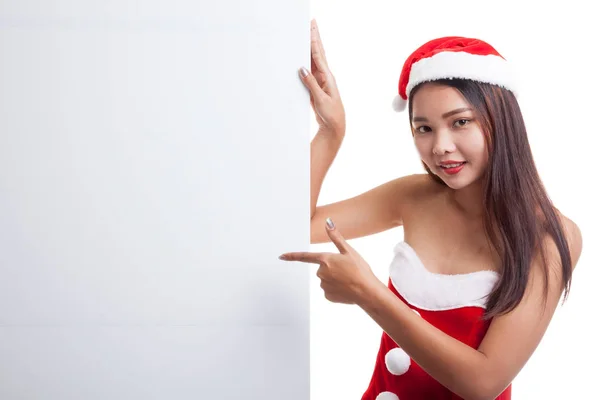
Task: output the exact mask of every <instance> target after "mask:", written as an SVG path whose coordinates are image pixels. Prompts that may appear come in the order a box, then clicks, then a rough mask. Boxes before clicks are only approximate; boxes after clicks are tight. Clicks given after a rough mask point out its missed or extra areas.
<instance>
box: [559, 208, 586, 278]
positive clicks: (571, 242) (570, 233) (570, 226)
mask: <svg viewBox="0 0 600 400" xmlns="http://www.w3.org/2000/svg"><path fill="white" fill-rule="evenodd" d="M555 210H556V215H557V216H558V219H559V222H560V224H561V225H562V227H563V231H564V233H565V239H566V240H567V245H568V247H569V252H570V253H571V260H572V265H573V268H575V265H576V264H577V261H578V260H579V257H580V256H581V251H582V249H583V237H582V235H581V229H580V228H579V225H577V223H575V221H573V220H572V219H571V218H569V217H567V216H566V215H564V214H563V213H562V212H560V211H559V210H558V209H555Z"/></svg>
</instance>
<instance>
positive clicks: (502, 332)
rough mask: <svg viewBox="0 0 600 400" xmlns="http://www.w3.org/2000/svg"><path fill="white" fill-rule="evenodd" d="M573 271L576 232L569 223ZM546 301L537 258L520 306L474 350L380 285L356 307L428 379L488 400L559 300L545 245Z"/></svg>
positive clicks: (555, 267)
mask: <svg viewBox="0 0 600 400" xmlns="http://www.w3.org/2000/svg"><path fill="white" fill-rule="evenodd" d="M568 226H569V229H568V233H567V236H568V242H569V248H570V250H571V259H572V264H573V267H575V265H576V263H577V261H578V260H579V256H580V254H581V248H582V239H581V232H580V231H579V228H578V227H577V225H575V223H573V222H571V221H569V223H568ZM546 248H547V249H548V251H547V256H546V257H547V261H548V263H549V268H550V271H549V272H550V273H549V274H548V277H549V280H548V297H547V299H546V301H545V303H544V297H543V293H544V276H543V275H544V266H543V265H542V263H541V255H540V256H538V257H537V258H536V260H535V261H534V265H533V266H532V269H531V274H530V279H529V284H528V286H527V289H526V292H525V295H524V297H523V300H522V301H521V303H520V304H519V305H518V306H517V307H516V308H515V309H514V310H513V311H511V312H510V313H507V314H505V315H502V316H497V317H495V318H494V319H493V320H492V322H491V323H490V326H489V328H488V331H487V333H486V335H485V337H484V339H483V341H482V342H481V345H480V346H479V348H478V349H473V348H471V347H469V346H468V345H466V344H464V343H462V342H460V341H459V340H457V339H454V338H453V337H451V336H449V335H447V334H446V333H444V332H442V331H441V330H439V329H438V328H436V327H434V326H433V325H431V324H430V323H428V322H427V321H425V320H423V319H422V318H421V317H419V316H418V315H416V314H415V313H414V312H412V311H411V309H410V308H409V307H408V306H407V305H406V304H405V303H403V302H402V301H401V300H400V299H399V298H398V297H396V295H395V294H394V293H392V292H391V291H390V290H389V289H388V287H386V286H385V285H384V284H383V283H382V282H381V281H379V283H376V284H375V285H374V286H371V287H369V288H367V289H366V290H365V291H364V292H363V295H362V296H361V299H360V301H359V303H358V305H359V306H360V307H361V308H362V309H364V310H365V312H367V314H369V315H370V316H371V318H373V320H374V321H375V322H377V323H378V324H379V325H380V326H381V328H382V329H383V330H384V331H385V332H386V333H387V334H388V335H389V336H390V337H391V338H392V339H393V340H394V341H395V342H396V343H397V344H398V346H400V347H401V348H402V349H403V350H404V351H405V352H406V353H407V354H408V355H409V356H410V357H411V358H412V359H413V360H414V361H415V362H416V363H417V364H419V365H420V366H421V368H423V370H425V371H426V372H427V373H428V374H429V375H431V376H432V377H433V378H434V379H436V380H437V381H438V382H440V383H441V384H442V385H444V386H445V387H447V388H448V389H449V390H451V391H452V392H454V393H455V394H457V395H459V396H461V397H463V398H464V399H493V398H495V397H496V396H498V395H499V394H500V393H502V391H503V390H504V389H505V388H506V387H507V386H508V385H509V384H510V383H511V382H512V380H513V379H514V378H515V376H516V375H517V374H518V373H519V371H520V370H521V369H522V368H523V366H524V365H525V363H526V362H527V360H528V359H529V358H530V357H531V355H532V354H533V352H534V350H535V349H536V347H537V346H538V344H539V342H540V341H541V339H542V337H543V335H544V333H545V332H546V329H547V327H548V324H549V323H550V320H551V319H552V315H553V314H554V311H555V309H556V307H557V305H558V302H559V300H560V297H561V294H562V273H561V263H560V254H559V252H558V249H557V248H556V245H555V244H554V242H553V241H552V240H550V239H547V243H546Z"/></svg>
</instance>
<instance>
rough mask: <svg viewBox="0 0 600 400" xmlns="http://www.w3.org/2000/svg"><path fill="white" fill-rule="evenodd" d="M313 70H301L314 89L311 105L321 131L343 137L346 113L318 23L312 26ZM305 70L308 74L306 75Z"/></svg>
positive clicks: (301, 75)
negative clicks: (330, 67)
mask: <svg viewBox="0 0 600 400" xmlns="http://www.w3.org/2000/svg"><path fill="white" fill-rule="evenodd" d="M310 48H311V62H310V73H308V71H307V70H306V69H305V68H301V69H300V78H301V79H302V82H303V83H304V85H305V86H306V87H307V88H308V90H309V91H310V105H311V106H312V109H313V111H314V112H315V117H316V119H317V122H318V124H319V130H320V131H326V132H328V133H330V134H332V135H337V136H343V135H344V134H345V132H346V114H345V111H344V105H343V104H342V99H341V98H340V93H339V91H338V88H337V84H336V82H335V78H334V76H333V74H332V73H331V71H330V70H329V66H328V65H327V59H326V58H325V49H324V48H323V43H322V42H321V37H320V35H319V28H318V26H317V22H316V21H315V20H314V19H313V20H312V21H311V26H310ZM303 70H304V71H305V72H307V73H308V74H307V75H306V76H304V73H303Z"/></svg>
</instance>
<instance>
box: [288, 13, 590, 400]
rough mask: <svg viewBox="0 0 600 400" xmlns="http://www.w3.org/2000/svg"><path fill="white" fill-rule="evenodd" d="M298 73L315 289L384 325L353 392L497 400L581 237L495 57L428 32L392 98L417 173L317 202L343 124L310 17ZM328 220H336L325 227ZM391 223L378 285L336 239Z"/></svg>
mask: <svg viewBox="0 0 600 400" xmlns="http://www.w3.org/2000/svg"><path fill="white" fill-rule="evenodd" d="M311 47H312V63H311V64H312V68H311V70H312V73H308V71H305V72H306V73H301V76H302V80H303V82H304V83H305V84H306V86H307V87H308V89H309V90H310V94H311V105H312V107H313V109H314V111H315V115H316V118H317V121H318V123H319V126H320V129H319V132H318V133H317V135H316V136H315V138H314V139H313V142H312V144H311V206H312V208H311V211H312V214H311V215H312V217H311V243H323V242H327V241H332V242H333V243H334V244H335V246H336V247H337V249H338V250H339V254H338V253H309V252H296V253H286V254H284V255H282V257H281V258H282V259H284V260H289V261H301V262H308V263H316V264H320V267H319V269H318V271H317V276H318V277H319V278H320V279H321V287H322V288H323V290H324V292H325V297H326V298H327V299H328V300H330V301H333V302H340V303H347V304H357V305H358V306H360V307H361V308H362V309H364V310H365V312H366V313H368V315H370V316H371V317H372V318H373V320H374V321H375V322H377V323H378V324H379V325H380V326H381V327H382V329H383V334H382V337H381V344H380V349H379V352H378V354H377V358H376V362H375V368H374V371H373V375H372V378H371V382H370V384H369V386H368V388H367V390H366V392H365V393H364V394H363V397H362V399H363V400H399V399H400V400H407V399H411V400H412V399H460V398H462V399H494V398H496V399H510V396H511V394H510V393H511V382H512V381H513V379H514V378H515V376H516V375H517V374H518V372H519V371H520V370H521V368H523V366H524V365H525V363H526V362H527V360H528V359H529V358H530V356H531V355H532V353H533V352H534V350H535V349H536V347H537V345H538V344H539V342H540V340H541V339H542V336H543V335H544V333H545V331H546V329H547V327H548V324H549V323H550V320H551V318H552V315H553V313H554V310H555V309H556V307H557V305H558V303H559V301H560V298H561V297H562V294H563V293H564V295H565V297H566V295H567V294H568V291H569V288H570V282H571V274H572V271H573V268H574V267H575V265H576V263H577V260H578V259H579V256H580V253H581V248H582V239H581V233H580V230H579V228H578V227H577V225H576V224H575V223H574V222H573V221H571V220H569V219H568V218H567V217H565V216H564V215H562V214H561V213H560V212H559V211H558V210H557V209H556V208H555V207H553V205H552V202H551V201H550V199H549V198H548V195H547V194H546V192H545V190H544V187H543V185H542V182H541V180H540V177H539V176H538V172H537V170H536V167H535V164H534V161H533V157H532V154H531V150H530V147H529V143H528V140H527V133H526V130H525V125H524V122H523V117H522V115H521V111H520V109H519V105H518V103H517V100H516V96H515V93H516V88H515V84H514V81H513V79H512V76H511V73H510V69H509V67H508V65H507V62H506V60H505V59H504V58H503V57H502V56H501V55H500V54H498V52H497V51H496V50H495V49H494V48H493V47H492V46H490V45H489V44H487V43H485V42H483V41H481V40H478V39H470V38H462V37H445V38H438V39H434V40H432V41H430V42H427V43H425V44H424V45H423V46H421V47H419V48H418V49H417V50H415V52H413V54H411V55H410V56H409V57H408V59H407V60H406V62H405V64H404V67H403V69H402V72H401V75H400V81H399V87H398V96H397V98H395V99H394V102H393V106H394V108H395V109H396V110H397V111H402V110H403V109H404V107H405V106H406V105H408V117H409V122H410V125H411V130H412V136H413V140H414V143H415V146H416V149H417V151H418V153H419V155H420V157H421V160H422V163H423V166H424V168H425V171H426V172H427V173H425V174H416V175H410V176H405V177H401V178H398V179H395V180H392V181H390V182H388V183H385V184H383V185H381V186H378V187H376V188H374V189H372V190H370V191H368V192H366V193H363V194H361V195H359V196H356V197H354V198H350V199H347V200H344V201H340V202H337V203H333V204H328V205H325V206H320V207H316V203H317V198H318V194H319V191H320V187H321V184H322V182H323V179H324V176H325V174H326V172H327V170H328V169H329V166H330V165H331V163H332V162H333V159H334V157H335V155H336V154H337V151H338V149H339V147H340V145H341V143H342V140H343V137H344V132H345V115H344V108H343V105H342V102H341V99H340V96H339V92H338V90H337V87H336V83H335V79H334V77H333V75H332V74H331V72H330V70H329V68H328V65H327V61H326V59H325V53H324V51H323V45H322V43H321V40H320V37H319V35H318V31H317V26H316V22H315V21H313V22H312V43H311ZM332 222H335V225H334V224H333V223H332ZM398 226H402V227H403V229H404V240H403V241H402V242H400V243H398V245H396V247H395V249H394V250H395V251H394V258H393V260H392V263H391V266H390V277H389V280H388V282H387V285H386V284H384V283H382V282H381V281H380V280H379V279H377V277H376V276H375V275H374V274H373V272H372V271H371V268H370V267H369V265H368V264H367V263H366V262H365V260H364V259H363V258H362V257H361V256H360V255H359V254H358V253H357V252H356V251H355V250H354V249H353V248H352V247H351V246H349V245H348V243H347V242H346V239H352V238H358V237H362V236H366V235H371V234H374V233H377V232H382V231H384V230H387V229H390V228H394V227H398Z"/></svg>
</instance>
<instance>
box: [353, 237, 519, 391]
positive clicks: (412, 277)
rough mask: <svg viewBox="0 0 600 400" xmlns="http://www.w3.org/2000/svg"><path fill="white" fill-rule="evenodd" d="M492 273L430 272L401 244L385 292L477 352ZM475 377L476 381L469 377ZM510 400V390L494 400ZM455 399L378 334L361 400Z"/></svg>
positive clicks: (494, 277) (485, 324) (484, 329)
mask: <svg viewBox="0 0 600 400" xmlns="http://www.w3.org/2000/svg"><path fill="white" fill-rule="evenodd" d="M497 279H498V274H497V273H496V272H495V271H477V272H473V273H468V274H459V275H447V274H436V273H432V272H429V271H428V270H427V269H426V268H425V266H424V265H423V263H422V261H421V259H420V258H419V256H418V255H417V253H416V252H415V251H414V249H413V248H412V247H411V246H410V245H409V244H408V243H406V242H404V241H403V242H400V243H398V244H397V245H396V246H395V248H394V258H393V260H392V263H391V265H390V277H389V281H388V287H389V288H390V290H391V291H392V292H393V293H394V294H395V295H396V296H398V297H399V298H400V299H401V300H402V301H403V302H404V303H406V304H407V305H408V306H409V307H410V308H411V309H412V310H413V311H414V312H415V313H417V314H418V315H420V316H421V317H422V318H424V319H425V320H426V321H427V322H429V323H430V324H432V325H433V326H435V327H437V328H438V329H440V330H441V331H443V332H445V333H446V334H448V335H450V336H452V337H454V338H455V339H457V340H460V341H461V342H463V343H465V344H467V345H469V346H471V347H473V348H477V347H478V346H479V344H480V343H481V341H482V340H483V337H484V336H485V333H486V332H487V329H488V327H489V324H490V322H491V320H487V321H484V320H482V319H481V317H482V316H483V313H484V311H485V301H486V297H487V296H488V295H489V293H490V292H491V290H492V288H493V286H494V284H495V283H496V281H497ZM474 378H475V377H474ZM510 398H511V385H509V386H508V387H507V388H506V389H505V390H504V392H502V394H501V395H500V396H498V397H497V398H496V400H508V399H510ZM419 399H427V400H459V399H461V397H459V396H457V395H455V394H454V393H452V392H451V391H450V390H448V389H447V388H446V387H445V386H443V385H442V384H440V383H439V382H438V381H436V380H435V379H434V378H432V377H431V376H430V375H429V374H427V372H425V371H424V370H423V369H422V368H421V367H420V366H419V365H418V364H417V363H416V362H414V361H413V360H411V358H410V357H409V356H408V354H406V352H404V350H402V349H401V348H400V347H398V345H397V344H396V342H394V341H393V340H392V338H391V337H389V336H388V335H387V333H385V332H383V334H382V336H381V344H380V347H379V351H378V353H377V359H376V362H375V369H374V371H373V375H372V377H371V381H370V383H369V386H368V388H367V390H366V391H365V393H364V394H363V396H362V400H419Z"/></svg>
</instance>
